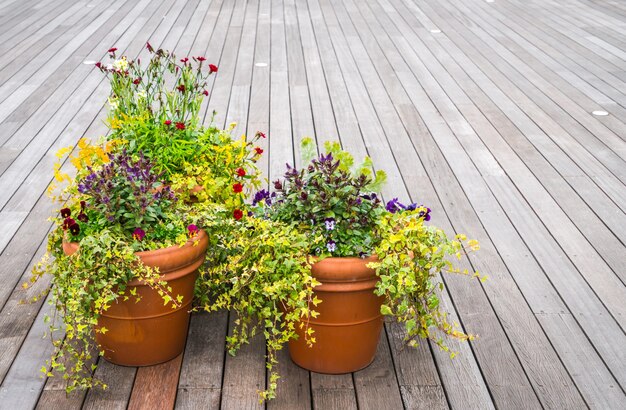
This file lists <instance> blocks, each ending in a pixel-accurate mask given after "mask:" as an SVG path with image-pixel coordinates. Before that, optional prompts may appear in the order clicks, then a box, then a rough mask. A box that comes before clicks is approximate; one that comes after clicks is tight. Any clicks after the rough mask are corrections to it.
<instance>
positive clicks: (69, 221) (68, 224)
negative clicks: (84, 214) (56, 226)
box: [63, 218, 76, 230]
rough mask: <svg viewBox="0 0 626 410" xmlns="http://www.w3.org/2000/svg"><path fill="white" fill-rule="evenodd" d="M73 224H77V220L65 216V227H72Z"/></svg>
mask: <svg viewBox="0 0 626 410" xmlns="http://www.w3.org/2000/svg"><path fill="white" fill-rule="evenodd" d="M73 225H76V221H75V220H73V219H72V218H65V220H64V221H63V229H64V230H65V229H67V228H71V227H72V226H73Z"/></svg>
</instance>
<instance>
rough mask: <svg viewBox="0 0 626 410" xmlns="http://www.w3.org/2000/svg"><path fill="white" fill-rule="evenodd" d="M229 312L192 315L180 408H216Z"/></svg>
mask: <svg viewBox="0 0 626 410" xmlns="http://www.w3.org/2000/svg"><path fill="white" fill-rule="evenodd" d="M227 327H228V312H226V311H220V312H214V313H195V314H193V315H191V323H190V325H189V335H188V337H187V347H186V348H185V355H184V358H183V364H182V368H181V373H180V379H179V381H178V395H177V396H176V408H177V409H217V408H219V406H220V396H221V392H222V377H223V373H224V368H223V367H224V359H225V357H224V355H225V344H224V343H225V342H224V341H225V338H226V331H227Z"/></svg>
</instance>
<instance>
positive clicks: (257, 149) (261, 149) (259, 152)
mask: <svg viewBox="0 0 626 410" xmlns="http://www.w3.org/2000/svg"><path fill="white" fill-rule="evenodd" d="M254 151H255V152H256V153H257V155H261V154H262V153H263V148H261V147H256V148H255V149H254Z"/></svg>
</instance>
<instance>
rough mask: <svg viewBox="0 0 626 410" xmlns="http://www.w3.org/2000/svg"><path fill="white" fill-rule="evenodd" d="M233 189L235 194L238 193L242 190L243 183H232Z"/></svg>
mask: <svg viewBox="0 0 626 410" xmlns="http://www.w3.org/2000/svg"><path fill="white" fill-rule="evenodd" d="M233 191H234V192H235V193H237V194H238V193H240V192H241V191H243V185H241V184H240V183H239V182H237V183H236V184H233Z"/></svg>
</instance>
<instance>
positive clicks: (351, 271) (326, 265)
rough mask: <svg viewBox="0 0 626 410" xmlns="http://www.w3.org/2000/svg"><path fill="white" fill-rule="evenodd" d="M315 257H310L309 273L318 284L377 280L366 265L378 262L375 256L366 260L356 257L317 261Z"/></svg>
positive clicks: (331, 257) (339, 257) (336, 257)
mask: <svg viewBox="0 0 626 410" xmlns="http://www.w3.org/2000/svg"><path fill="white" fill-rule="evenodd" d="M317 259H318V258H317V257H316V256H310V257H309V262H310V263H311V273H312V274H313V276H314V277H315V278H316V279H318V280H319V281H320V282H322V284H323V283H329V282H361V281H371V280H372V279H376V280H377V276H376V272H375V271H374V269H371V268H368V267H367V264H369V263H371V262H376V261H378V257H377V256H376V255H371V256H368V257H366V258H359V257H356V256H329V257H326V258H324V259H322V260H319V261H317Z"/></svg>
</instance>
